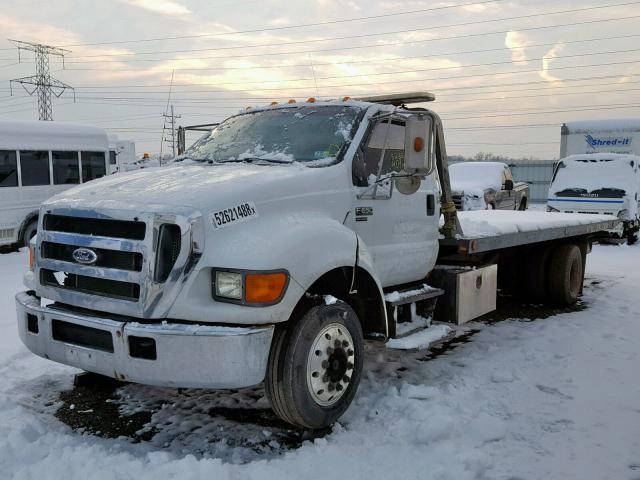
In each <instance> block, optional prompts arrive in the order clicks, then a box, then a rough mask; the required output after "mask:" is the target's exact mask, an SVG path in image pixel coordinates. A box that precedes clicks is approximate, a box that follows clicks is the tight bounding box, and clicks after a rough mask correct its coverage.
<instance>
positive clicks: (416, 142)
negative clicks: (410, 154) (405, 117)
mask: <svg viewBox="0 0 640 480" xmlns="http://www.w3.org/2000/svg"><path fill="white" fill-rule="evenodd" d="M423 148H424V139H423V138H422V137H416V138H414V139H413V149H414V150H415V151H416V152H417V153H420V152H421V151H422V149H423Z"/></svg>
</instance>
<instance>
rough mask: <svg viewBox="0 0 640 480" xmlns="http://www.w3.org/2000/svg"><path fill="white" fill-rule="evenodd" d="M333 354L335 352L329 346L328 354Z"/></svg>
mask: <svg viewBox="0 0 640 480" xmlns="http://www.w3.org/2000/svg"><path fill="white" fill-rule="evenodd" d="M332 354H333V348H331V347H327V355H332Z"/></svg>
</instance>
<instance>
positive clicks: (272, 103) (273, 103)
mask: <svg viewBox="0 0 640 480" xmlns="http://www.w3.org/2000/svg"><path fill="white" fill-rule="evenodd" d="M277 104H278V102H271V103H270V104H269V105H271V106H272V107H273V106H274V105H277Z"/></svg>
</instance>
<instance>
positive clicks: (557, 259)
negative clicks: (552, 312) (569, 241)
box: [549, 245, 584, 306]
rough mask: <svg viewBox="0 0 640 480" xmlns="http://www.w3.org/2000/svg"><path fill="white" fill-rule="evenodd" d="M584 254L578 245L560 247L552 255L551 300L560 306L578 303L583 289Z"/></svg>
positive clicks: (550, 270)
mask: <svg viewBox="0 0 640 480" xmlns="http://www.w3.org/2000/svg"><path fill="white" fill-rule="evenodd" d="M583 277H584V269H583V266H582V253H581V252H580V249H579V248H578V247H577V246H576V245H560V246H558V247H556V248H555V250H554V251H553V252H552V254H551V261H550V264H549V298H550V299H551V301H552V302H553V303H556V304H558V305H564V306H569V305H573V304H574V303H576V301H577V300H578V296H579V295H580V291H581V289H582V280H583Z"/></svg>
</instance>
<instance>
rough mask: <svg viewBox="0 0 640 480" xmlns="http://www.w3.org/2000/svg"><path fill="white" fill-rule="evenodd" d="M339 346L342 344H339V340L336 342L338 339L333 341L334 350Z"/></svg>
mask: <svg viewBox="0 0 640 480" xmlns="http://www.w3.org/2000/svg"><path fill="white" fill-rule="evenodd" d="M341 345H342V343H341V342H340V340H338V339H337V338H336V341H335V342H333V346H334V347H335V348H340V346H341Z"/></svg>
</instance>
